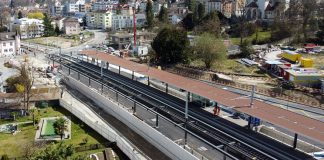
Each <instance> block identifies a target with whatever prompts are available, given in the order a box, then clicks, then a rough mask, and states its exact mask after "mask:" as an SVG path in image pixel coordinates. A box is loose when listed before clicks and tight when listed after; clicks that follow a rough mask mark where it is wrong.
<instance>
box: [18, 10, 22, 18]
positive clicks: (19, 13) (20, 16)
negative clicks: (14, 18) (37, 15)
mask: <svg viewBox="0 0 324 160" xmlns="http://www.w3.org/2000/svg"><path fill="white" fill-rule="evenodd" d="M21 18H23V15H22V13H21V11H19V12H18V19H21Z"/></svg>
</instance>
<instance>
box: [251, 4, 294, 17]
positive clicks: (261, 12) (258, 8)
mask: <svg viewBox="0 0 324 160" xmlns="http://www.w3.org/2000/svg"><path fill="white" fill-rule="evenodd" d="M288 7H289V0H248V1H247V6H246V17H247V18H248V19H249V20H257V19H261V20H270V21H271V20H273V18H274V17H275V15H277V16H281V15H282V14H283V13H284V11H285V10H287V9H288Z"/></svg>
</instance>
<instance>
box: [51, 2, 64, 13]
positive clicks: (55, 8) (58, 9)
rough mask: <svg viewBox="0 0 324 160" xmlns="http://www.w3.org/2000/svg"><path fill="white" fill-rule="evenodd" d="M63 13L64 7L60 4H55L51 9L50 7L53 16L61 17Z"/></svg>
mask: <svg viewBox="0 0 324 160" xmlns="http://www.w3.org/2000/svg"><path fill="white" fill-rule="evenodd" d="M63 11H64V5H62V4H61V3H60V2H56V3H55V4H54V5H53V6H52V7H51V14H52V15H53V16H60V15H63Z"/></svg>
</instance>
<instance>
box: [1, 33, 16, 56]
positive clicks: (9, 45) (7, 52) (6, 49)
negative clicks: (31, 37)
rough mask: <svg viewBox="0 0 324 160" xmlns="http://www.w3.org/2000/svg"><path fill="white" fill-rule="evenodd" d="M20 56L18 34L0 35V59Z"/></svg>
mask: <svg viewBox="0 0 324 160" xmlns="http://www.w3.org/2000/svg"><path fill="white" fill-rule="evenodd" d="M17 54H20V36H19V34H18V32H2V33H0V57H5V56H11V55H17Z"/></svg>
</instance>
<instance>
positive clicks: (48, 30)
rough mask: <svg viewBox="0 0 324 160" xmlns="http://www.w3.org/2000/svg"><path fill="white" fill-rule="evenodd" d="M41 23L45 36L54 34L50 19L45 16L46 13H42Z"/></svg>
mask: <svg viewBox="0 0 324 160" xmlns="http://www.w3.org/2000/svg"><path fill="white" fill-rule="evenodd" d="M43 25H44V36H45V37H49V36H53V35H55V32H54V28H53V26H52V24H51V19H50V18H49V17H48V16H47V14H46V13H44V19H43Z"/></svg>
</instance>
